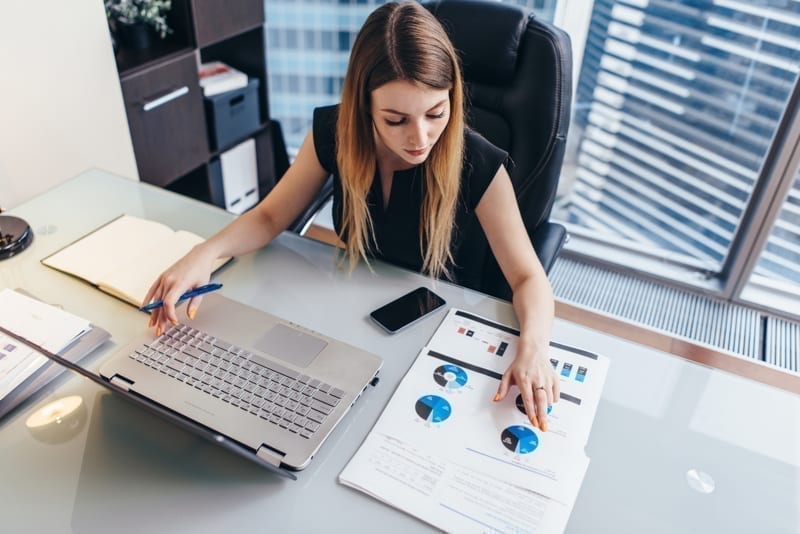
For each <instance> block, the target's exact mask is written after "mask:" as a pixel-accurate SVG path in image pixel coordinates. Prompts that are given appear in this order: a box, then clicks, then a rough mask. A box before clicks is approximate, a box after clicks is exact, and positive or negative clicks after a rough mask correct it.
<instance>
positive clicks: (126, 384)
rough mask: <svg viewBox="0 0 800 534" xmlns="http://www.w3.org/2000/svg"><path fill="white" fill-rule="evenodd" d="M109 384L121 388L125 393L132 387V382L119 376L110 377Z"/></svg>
mask: <svg viewBox="0 0 800 534" xmlns="http://www.w3.org/2000/svg"><path fill="white" fill-rule="evenodd" d="M109 382H111V383H112V384H114V385H115V386H119V387H121V388H122V389H124V390H125V391H130V389H131V386H132V385H133V382H131V381H130V380H128V379H127V378H123V377H121V376H119V375H114V376H112V377H111V380H109Z"/></svg>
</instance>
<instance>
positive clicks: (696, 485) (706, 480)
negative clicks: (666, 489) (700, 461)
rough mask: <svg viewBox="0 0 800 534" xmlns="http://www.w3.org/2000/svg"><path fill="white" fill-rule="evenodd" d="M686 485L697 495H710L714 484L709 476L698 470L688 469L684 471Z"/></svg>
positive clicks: (714, 486)
mask: <svg viewBox="0 0 800 534" xmlns="http://www.w3.org/2000/svg"><path fill="white" fill-rule="evenodd" d="M686 483H687V484H689V487H690V488H692V489H693V490H695V491H696V492H698V493H705V494H708V493H712V492H713V491H714V488H716V484H715V483H714V479H713V478H711V475H709V474H708V473H706V472H705V471H700V470H699V469H689V470H688V471H686Z"/></svg>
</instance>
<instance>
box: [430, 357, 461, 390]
mask: <svg viewBox="0 0 800 534" xmlns="http://www.w3.org/2000/svg"><path fill="white" fill-rule="evenodd" d="M433 379H434V380H435V381H436V383H437V384H439V385H440V386H442V387H445V388H448V389H458V388H460V387H463V386H464V385H465V384H466V383H467V373H466V372H465V371H464V370H463V369H462V368H461V367H458V366H457V365H450V364H449V363H446V364H444V365H440V366H439V367H437V368H436V370H435V371H434V372H433Z"/></svg>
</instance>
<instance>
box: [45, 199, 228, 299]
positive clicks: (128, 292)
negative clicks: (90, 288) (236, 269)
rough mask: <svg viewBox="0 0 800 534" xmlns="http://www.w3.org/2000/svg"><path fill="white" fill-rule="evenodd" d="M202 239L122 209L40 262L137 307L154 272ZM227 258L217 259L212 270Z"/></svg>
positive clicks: (154, 274)
mask: <svg viewBox="0 0 800 534" xmlns="http://www.w3.org/2000/svg"><path fill="white" fill-rule="evenodd" d="M203 241H204V239H203V238H202V237H200V236H199V235H197V234H193V233H191V232H187V231H185V230H177V231H176V230H173V229H172V228H170V227H169V226H167V225H165V224H162V223H159V222H155V221H149V220H147V219H141V218H139V217H134V216H132V215H122V216H120V217H118V218H116V219H114V220H113V221H111V222H109V223H108V224H105V225H103V226H101V227H100V228H98V229H97V230H95V231H93V232H91V233H89V234H87V235H85V236H84V237H82V238H80V239H78V240H77V241H75V242H74V243H72V244H70V245H67V246H66V247H64V248H63V249H61V250H59V251H58V252H56V253H54V254H52V255H50V256H48V257H46V258H44V259H43V260H42V263H43V264H44V265H47V266H48V267H52V268H53V269H57V270H59V271H63V272H65V273H67V274H71V275H73V276H77V277H78V278H82V279H83V280H86V281H87V282H89V283H91V284H94V285H95V286H97V287H98V288H99V289H100V290H101V291H104V292H106V293H108V294H110V295H113V296H115V297H117V298H119V299H122V300H124V301H125V302H128V303H130V304H133V305H134V306H136V307H141V306H142V304H143V302H142V301H143V300H144V296H145V294H146V293H147V290H148V289H150V285H151V284H152V283H153V282H154V281H155V279H156V278H157V277H158V275H160V274H161V273H162V272H163V271H164V270H165V269H166V268H167V267H169V266H170V265H172V264H173V263H175V262H176V261H177V260H178V259H180V258H181V257H182V256H183V255H184V254H186V253H187V252H189V250H191V248H192V247H193V246H195V245H197V244H199V243H202V242H203ZM229 259H230V258H223V259H220V260H218V261H217V263H216V265H215V266H214V270H217V269H218V268H220V267H221V266H222V265H223V264H225V263H226V262H227V261H228V260H229Z"/></svg>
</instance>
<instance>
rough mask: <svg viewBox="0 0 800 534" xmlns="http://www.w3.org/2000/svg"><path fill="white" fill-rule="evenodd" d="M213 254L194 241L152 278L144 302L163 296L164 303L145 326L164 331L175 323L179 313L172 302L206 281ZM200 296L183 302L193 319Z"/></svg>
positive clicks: (174, 302) (213, 258) (214, 259)
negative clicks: (187, 249) (153, 280)
mask: <svg viewBox="0 0 800 534" xmlns="http://www.w3.org/2000/svg"><path fill="white" fill-rule="evenodd" d="M216 259H217V258H216V257H215V256H214V255H213V254H211V253H209V252H208V251H206V250H205V249H204V248H203V246H202V245H197V246H195V247H194V248H192V250H190V251H189V252H188V253H187V254H186V255H185V256H184V257H183V258H181V259H179V260H178V261H176V262H175V263H174V264H173V265H172V266H171V267H169V268H168V269H167V270H166V271H164V272H163V273H161V275H160V276H159V277H158V278H157V279H156V281H155V282H153V285H152V286H150V289H149V290H148V291H147V294H146V295H145V297H144V303H145V304H147V303H149V302H153V301H155V300H162V301H163V302H164V305H163V306H161V307H159V308H156V309H154V310H152V311H151V312H150V322H149V323H148V326H150V327H152V326H155V327H156V335H157V336H160V335H161V334H162V333H164V332H165V331H166V330H167V329H168V328H169V325H177V324H178V315H177V313H176V311H175V304H176V303H177V302H178V298H180V296H181V295H183V294H184V293H185V292H187V291H189V290H190V289H193V288H195V287H199V286H202V285H204V284H207V283H208V281H209V279H210V278H211V271H212V270H213V268H214V262H215V261H216ZM202 299H203V297H202V296H197V297H194V298H192V299H191V300H189V302H188V303H187V304H186V315H188V316H189V318H190V319H194V316H195V314H196V313H197V308H198V307H199V306H200V302H201V301H202Z"/></svg>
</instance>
